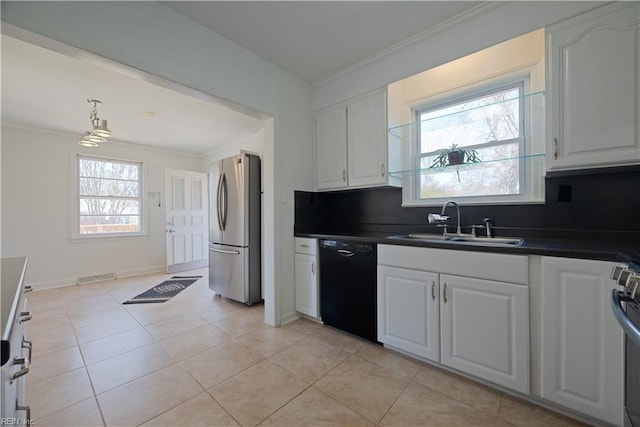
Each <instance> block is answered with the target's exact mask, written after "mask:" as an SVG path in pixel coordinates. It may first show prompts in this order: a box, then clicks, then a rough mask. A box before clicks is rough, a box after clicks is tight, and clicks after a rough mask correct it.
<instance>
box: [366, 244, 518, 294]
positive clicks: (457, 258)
mask: <svg viewBox="0 0 640 427" xmlns="http://www.w3.org/2000/svg"><path fill="white" fill-rule="evenodd" d="M378 264H379V265H388V266H391V267H400V268H410V269H413V270H422V271H433V272H435V273H445V274H455V275H458V276H465V277H475V278H479V279H487V280H496V281H499V282H510V283H518V284H521V285H527V284H529V258H528V257H527V256H526V255H511V254H496V253H486V252H471V251H458V250H450V249H433V248H419V247H414V246H400V245H378Z"/></svg>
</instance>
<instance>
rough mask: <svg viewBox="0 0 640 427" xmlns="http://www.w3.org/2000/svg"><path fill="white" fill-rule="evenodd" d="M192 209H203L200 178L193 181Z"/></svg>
mask: <svg viewBox="0 0 640 427" xmlns="http://www.w3.org/2000/svg"><path fill="white" fill-rule="evenodd" d="M191 209H193V210H200V209H202V181H200V180H199V179H194V180H193V181H191Z"/></svg>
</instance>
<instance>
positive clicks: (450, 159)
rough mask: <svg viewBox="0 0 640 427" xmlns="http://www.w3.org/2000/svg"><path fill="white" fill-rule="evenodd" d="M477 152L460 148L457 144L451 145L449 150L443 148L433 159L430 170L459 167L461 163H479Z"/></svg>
mask: <svg viewBox="0 0 640 427" xmlns="http://www.w3.org/2000/svg"><path fill="white" fill-rule="evenodd" d="M480 161H481V160H480V158H479V157H478V152H477V151H476V150H474V149H467V148H460V147H458V144H453V145H452V146H451V147H449V148H443V149H442V150H440V153H439V154H438V155H437V156H436V158H435V159H433V163H432V164H431V166H429V167H430V168H443V167H445V166H450V165H460V164H463V163H478V162H480Z"/></svg>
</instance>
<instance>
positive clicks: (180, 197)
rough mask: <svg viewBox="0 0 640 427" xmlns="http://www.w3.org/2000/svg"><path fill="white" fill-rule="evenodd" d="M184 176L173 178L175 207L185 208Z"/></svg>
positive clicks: (178, 208)
mask: <svg viewBox="0 0 640 427" xmlns="http://www.w3.org/2000/svg"><path fill="white" fill-rule="evenodd" d="M184 205H185V203H184V178H179V177H174V178H173V209H175V210H182V209H184Z"/></svg>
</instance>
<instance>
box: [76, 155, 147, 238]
mask: <svg viewBox="0 0 640 427" xmlns="http://www.w3.org/2000/svg"><path fill="white" fill-rule="evenodd" d="M76 170H77V180H76V182H77V189H76V194H77V196H76V206H77V208H76V215H77V229H76V234H77V236H78V237H97V236H122V235H139V234H142V232H143V224H142V202H143V200H142V194H143V191H142V163H141V162H131V161H124V160H111V159H105V158H100V157H90V156H82V155H78V156H77V160H76Z"/></svg>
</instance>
